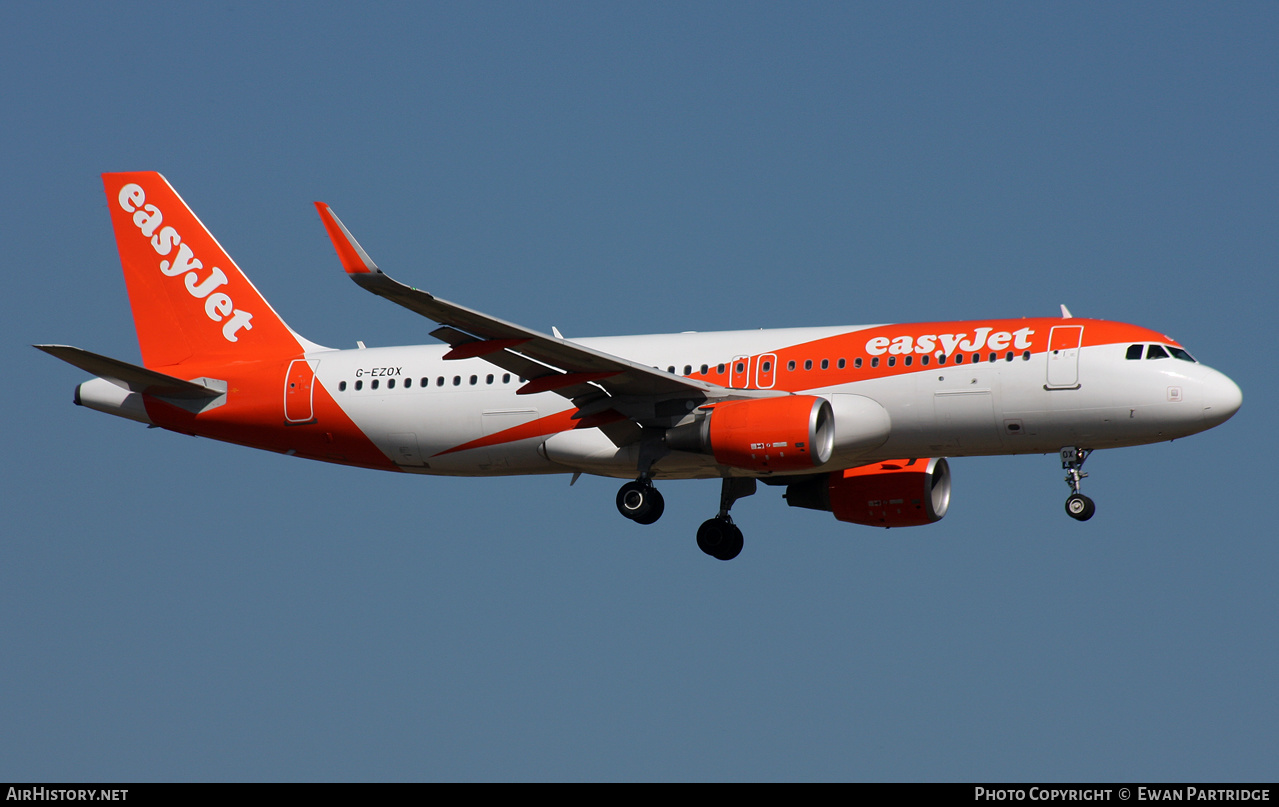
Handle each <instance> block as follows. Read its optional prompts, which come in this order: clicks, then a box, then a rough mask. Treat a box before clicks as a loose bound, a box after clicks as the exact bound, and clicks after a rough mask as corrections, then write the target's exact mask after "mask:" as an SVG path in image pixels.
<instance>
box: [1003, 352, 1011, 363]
mask: <svg viewBox="0 0 1279 807" xmlns="http://www.w3.org/2000/svg"><path fill="white" fill-rule="evenodd" d="M1012 360H1013V352H1012V351H1011V350H1010V351H1008V352H1007V353H1005V354H1004V361H1012Z"/></svg>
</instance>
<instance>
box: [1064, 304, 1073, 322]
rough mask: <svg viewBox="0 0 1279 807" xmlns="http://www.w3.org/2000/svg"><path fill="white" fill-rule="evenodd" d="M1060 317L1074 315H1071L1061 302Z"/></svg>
mask: <svg viewBox="0 0 1279 807" xmlns="http://www.w3.org/2000/svg"><path fill="white" fill-rule="evenodd" d="M1061 318H1062V319H1074V317H1073V316H1071V314H1070V309H1069V308H1067V307H1066V304H1065V303H1062V304H1061Z"/></svg>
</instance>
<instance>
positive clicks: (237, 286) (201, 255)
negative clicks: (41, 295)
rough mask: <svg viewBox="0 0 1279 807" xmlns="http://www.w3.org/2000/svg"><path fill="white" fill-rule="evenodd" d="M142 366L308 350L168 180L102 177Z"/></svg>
mask: <svg viewBox="0 0 1279 807" xmlns="http://www.w3.org/2000/svg"><path fill="white" fill-rule="evenodd" d="M102 181H103V184H104V185H105V186H106V192H107V207H108V208H110V210H111V225H112V227H114V228H115V240H116V246H117V247H118V248H119V250H120V263H121V264H122V265H123V267H124V279H125V283H126V284H127V285H128V288H129V303H130V305H131V306H132V307H133V324H134V327H136V328H137V331H138V342H139V344H140V346H141V348H142V363H143V364H145V365H146V366H147V367H168V366H172V365H175V364H180V363H182V362H184V361H188V360H192V359H195V360H200V361H203V360H207V359H223V358H225V359H226V360H228V361H241V360H254V359H261V358H268V357H273V356H280V357H283V356H288V355H295V354H298V353H301V352H303V350H305V349H308V348H311V347H315V346H314V345H311V344H310V343H308V342H306V341H305V340H303V339H301V338H300V337H299V336H298V335H297V334H295V333H294V332H293V330H292V329H290V328H289V326H288V325H286V324H285V323H284V320H282V319H280V316H279V315H278V314H276V313H275V311H274V310H273V309H272V308H271V306H270V305H269V304H268V303H267V301H266V300H265V299H264V298H263V297H262V295H261V294H260V293H259V292H258V290H257V289H256V288H254V287H253V284H252V283H250V282H249V279H248V278H247V277H245V276H244V273H243V272H241V271H240V268H239V267H238V266H236V265H235V261H233V260H231V257H230V256H229V255H227V254H226V251H225V250H223V249H222V246H221V245H220V244H219V243H218V242H217V239H215V238H214V237H213V236H212V235H210V234H209V231H208V230H207V229H205V227H204V224H202V223H201V222H200V219H199V218H197V217H196V215H195V214H194V213H192V212H191V208H189V207H187V205H186V202H184V201H182V197H180V196H178V193H177V191H175V190H173V187H172V186H171V185H169V183H168V181H167V180H166V179H165V178H164V177H162V176H161V175H160V174H157V173H156V172H154V171H137V172H133V173H124V174H103V175H102Z"/></svg>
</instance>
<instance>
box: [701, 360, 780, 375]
mask: <svg viewBox="0 0 1279 807" xmlns="http://www.w3.org/2000/svg"><path fill="white" fill-rule="evenodd" d="M791 364H794V362H791ZM791 369H792V370H794V369H795V368H794V367H792V368H791ZM715 372H717V373H719V374H720V375H723V374H724V365H722V364H717V365H715Z"/></svg>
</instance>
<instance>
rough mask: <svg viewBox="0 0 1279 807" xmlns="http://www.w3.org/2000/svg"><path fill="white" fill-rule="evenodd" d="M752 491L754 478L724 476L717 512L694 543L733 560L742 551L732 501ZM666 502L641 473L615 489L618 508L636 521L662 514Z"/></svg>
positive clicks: (650, 520) (644, 521)
mask: <svg viewBox="0 0 1279 807" xmlns="http://www.w3.org/2000/svg"><path fill="white" fill-rule="evenodd" d="M754 492H755V480H754V479H750V478H745V479H742V478H727V479H725V480H724V481H723V484H722V485H721V487H720V494H719V514H718V515H717V516H715V517H714V518H711V519H707V520H706V521H704V522H702V526H700V527H698V528H697V546H698V548H699V549H701V550H702V551H703V552H705V553H706V554H708V555H710V556H711V557H712V558H716V559H718V560H732V559H733V558H735V557H737V556H738V555H739V554H740V553H741V551H742V544H743V543H744V541H743V539H742V531H741V530H740V529H738V528H737V525H736V524H734V523H733V517H732V516H730V515H729V514H728V511H729V509H730V508H731V507H732V506H733V502H735V501H737V500H738V499H740V498H742V497H744V496H750V495H751V494H753V493H754ZM665 509H666V504H665V502H664V501H663V500H662V494H660V493H658V492H657V488H655V487H653V483H652V482H651V481H649V480H648V479H645V478H643V477H641V478H639V479H637V480H635V481H634V482H627V483H626V484H625V485H622V488H621V490H619V491H617V512H619V513H621V514H622V515H624V516H626V517H627V518H629V519H630V520H631V521H634V522H635V523H637V524H652V523H653V522H654V521H657V519H659V518H661V517H662V511H663V510H665Z"/></svg>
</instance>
